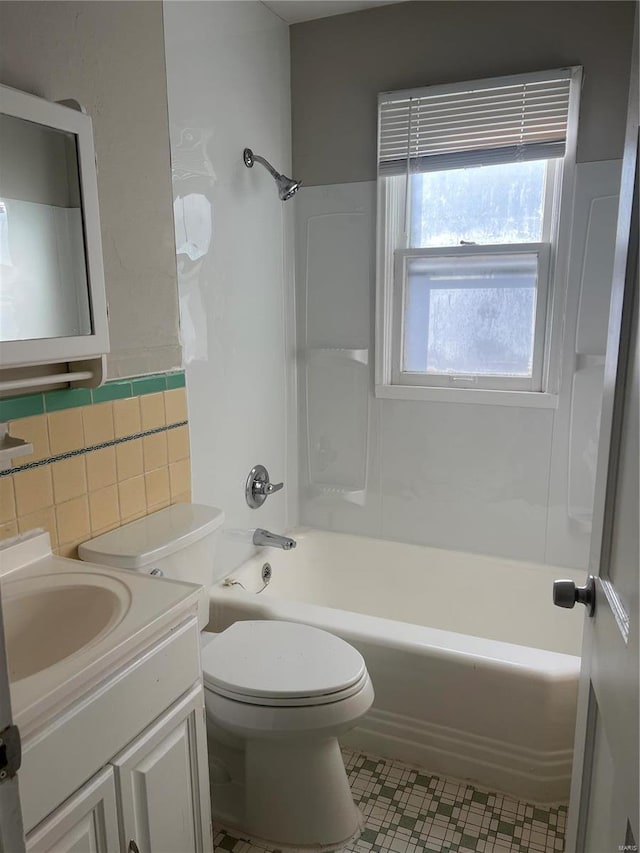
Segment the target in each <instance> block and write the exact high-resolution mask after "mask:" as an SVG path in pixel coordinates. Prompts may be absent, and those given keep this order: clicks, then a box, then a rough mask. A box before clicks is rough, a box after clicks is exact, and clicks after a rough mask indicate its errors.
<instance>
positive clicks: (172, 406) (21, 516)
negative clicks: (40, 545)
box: [0, 373, 191, 557]
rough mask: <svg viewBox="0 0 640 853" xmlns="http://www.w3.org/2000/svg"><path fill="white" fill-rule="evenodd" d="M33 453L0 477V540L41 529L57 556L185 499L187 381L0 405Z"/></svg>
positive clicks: (112, 386) (0, 417)
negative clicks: (47, 534)
mask: <svg viewBox="0 0 640 853" xmlns="http://www.w3.org/2000/svg"><path fill="white" fill-rule="evenodd" d="M0 421H3V422H4V421H8V422H9V431H10V433H11V434H12V435H15V436H19V437H20V438H23V439H26V440H28V441H30V442H31V443H32V444H33V449H34V452H33V454H31V455H30V456H23V457H20V458H19V459H16V460H15V461H16V466H15V467H14V468H13V469H11V470H10V471H7V472H0V539H6V538H8V537H10V536H15V535H16V534H18V533H24V532H26V531H27V530H31V529H33V528H34V527H42V528H44V529H45V530H48V531H49V533H50V534H51V541H52V546H53V548H54V550H55V552H56V553H58V554H61V555H63V556H71V557H75V556H77V548H78V545H79V544H80V543H81V542H84V541H86V540H87V539H89V538H91V537H92V536H96V535H98V534H100V533H105V532H106V531H108V530H112V529H113V528H115V527H118V526H120V525H121V524H124V523H126V522H128V521H133V520H134V519H136V518H140V517H141V516H143V515H146V514H148V513H150V512H154V511H155V510H158V509H162V508H163V507H165V506H169V504H172V503H179V502H182V501H189V500H190V499H191V479H190V458H189V430H188V425H187V401H186V391H185V387H184V374H182V373H171V374H167V375H160V376H151V377H142V378H140V379H133V380H128V381H118V382H110V383H107V384H106V385H104V386H103V387H101V388H97V389H95V390H93V391H89V390H85V389H77V390H71V391H53V392H49V393H46V394H36V395H30V396H27V397H19V398H14V399H11V400H2V401H0Z"/></svg>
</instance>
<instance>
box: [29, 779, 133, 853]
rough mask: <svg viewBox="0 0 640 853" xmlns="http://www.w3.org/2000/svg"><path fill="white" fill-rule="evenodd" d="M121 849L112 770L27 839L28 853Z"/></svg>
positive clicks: (90, 852)
mask: <svg viewBox="0 0 640 853" xmlns="http://www.w3.org/2000/svg"><path fill="white" fill-rule="evenodd" d="M118 849H119V840H118V812H117V809H116V786H115V781H114V774H113V768H112V767H106V768H104V769H103V770H101V771H100V772H99V773H98V774H97V775H96V776H94V777H93V778H92V779H91V780H90V781H89V782H87V783H86V784H85V785H83V786H82V788H80V790H79V791H77V792H76V793H75V794H74V795H73V796H72V797H70V798H69V799H68V800H67V801H66V802H65V803H64V804H63V805H62V806H60V808H58V809H56V810H55V811H54V812H53V813H52V814H50V815H49V816H48V817H47V818H45V819H44V820H43V821H42V823H41V824H39V825H38V826H36V827H35V829H32V830H31V832H30V833H29V835H28V836H27V853H114V851H116V850H118Z"/></svg>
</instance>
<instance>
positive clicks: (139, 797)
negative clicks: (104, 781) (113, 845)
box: [113, 687, 211, 853]
mask: <svg viewBox="0 0 640 853" xmlns="http://www.w3.org/2000/svg"><path fill="white" fill-rule="evenodd" d="M206 738H207V736H206V730H205V722H204V694H203V691H202V688H201V687H199V688H197V689H195V690H192V691H191V692H190V693H188V694H187V695H186V696H185V697H184V698H183V699H182V700H180V701H179V702H177V703H176V705H174V707H173V708H171V709H170V710H169V711H168V712H167V713H166V714H163V716H162V717H161V718H160V719H159V720H158V722H157V723H155V724H154V725H152V726H150V727H149V728H148V729H147V730H146V731H145V732H143V734H142V735H141V736H140V737H139V738H137V739H136V740H135V741H134V742H133V743H132V744H130V746H128V747H127V748H126V749H125V750H124V751H123V752H122V753H121V754H120V755H119V756H117V757H116V758H115V759H114V761H113V764H114V767H115V772H116V778H117V781H118V790H119V792H120V802H119V808H120V816H121V820H122V824H121V825H122V832H121V836H120V837H121V842H122V843H121V849H122V850H123V851H127V853H129V851H130V850H131V853H135V851H136V849H137V850H139V851H140V853H176V852H177V851H180V853H204V851H206V850H210V849H211V841H210V833H211V829H210V826H209V813H210V806H209V803H208V797H209V783H208V778H209V777H208V768H207V739H206ZM131 841H133V842H134V843H135V845H136V847H133V846H132V845H131Z"/></svg>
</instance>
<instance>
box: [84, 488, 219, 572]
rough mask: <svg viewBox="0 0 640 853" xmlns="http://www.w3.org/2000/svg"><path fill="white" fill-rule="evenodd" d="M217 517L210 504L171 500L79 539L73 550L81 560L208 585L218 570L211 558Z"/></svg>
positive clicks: (217, 522) (213, 556) (214, 546)
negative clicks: (154, 510)
mask: <svg viewBox="0 0 640 853" xmlns="http://www.w3.org/2000/svg"><path fill="white" fill-rule="evenodd" d="M223 521H224V513H223V512H222V510H220V509H217V508H216V507H213V506H204V505H203V504H175V505H174V506H169V507H166V509H161V510H158V512H153V513H151V514H150V515H146V516H144V518H140V519H138V520H137V521H132V522H130V523H129V524H124V525H123V526H122V527H118V528H116V529H115V530H111V531H110V532H109V533H104V534H103V535H102V536H97V537H96V538H95V539H90V540H89V541H88V542H84V543H83V544H82V545H80V547H79V548H78V554H79V555H80V559H81V560H85V561H87V562H91V563H101V564H102V565H107V566H115V567H116V568H118V569H133V570H135V571H138V572H147V573H149V574H158V575H163V576H164V577H167V578H174V579H175V580H182V581H189V582H191V583H199V584H202V585H203V586H206V587H209V586H211V585H212V584H213V583H215V582H216V581H217V580H220V578H221V577H222V576H223V575H224V571H223V570H216V564H215V551H216V544H217V538H218V535H219V532H220V528H221V527H222V523H223Z"/></svg>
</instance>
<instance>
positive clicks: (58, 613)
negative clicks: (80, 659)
mask: <svg viewBox="0 0 640 853" xmlns="http://www.w3.org/2000/svg"><path fill="white" fill-rule="evenodd" d="M2 604H3V607H2V609H3V615H4V629H5V635H6V643H7V657H8V664H9V680H10V681H11V682H16V681H20V680H21V679H24V678H28V677H29V676H31V675H35V674H36V673H38V672H41V671H42V670H45V669H48V668H49V667H51V666H53V665H54V664H57V663H59V662H60V661H62V660H65V659H66V658H69V657H71V656H72V655H75V654H78V653H80V652H82V651H83V650H85V649H87V648H89V647H91V646H93V645H95V644H96V643H98V642H100V640H102V639H104V638H105V637H106V636H107V635H108V634H109V633H110V632H111V631H112V630H113V629H114V628H115V627H116V626H117V625H118V624H119V623H120V622H121V621H122V619H123V618H124V616H125V615H126V613H127V611H128V609H129V607H130V604H131V593H130V592H129V589H128V588H127V586H126V585H125V584H124V583H122V581H120V580H117V579H115V578H113V577H109V576H107V575H102V574H98V573H95V574H92V575H88V574H86V573H83V572H61V573H56V574H55V575H54V574H52V575H40V576H37V577H27V578H21V579H18V580H15V581H10V580H6V581H5V582H4V583H3V585H2Z"/></svg>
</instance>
